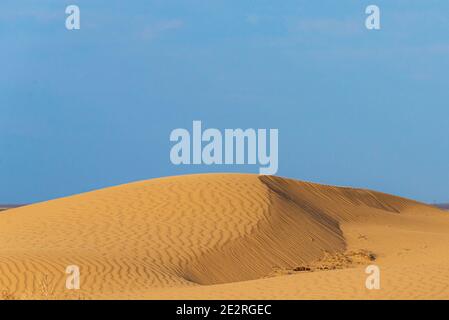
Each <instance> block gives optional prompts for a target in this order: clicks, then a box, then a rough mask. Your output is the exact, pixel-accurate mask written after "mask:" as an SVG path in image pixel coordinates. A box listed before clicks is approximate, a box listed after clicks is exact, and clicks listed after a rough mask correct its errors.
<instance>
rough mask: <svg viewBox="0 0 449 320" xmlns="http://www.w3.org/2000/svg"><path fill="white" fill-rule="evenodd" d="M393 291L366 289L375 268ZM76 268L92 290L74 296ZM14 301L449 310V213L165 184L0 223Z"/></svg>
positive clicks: (212, 185)
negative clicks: (368, 302)
mask: <svg viewBox="0 0 449 320" xmlns="http://www.w3.org/2000/svg"><path fill="white" fill-rule="evenodd" d="M370 264H375V265H378V266H379V267H380V270H381V289H380V290H368V289H366V288H365V279H366V277H367V274H365V267H366V266H367V265H370ZM68 265H78V266H79V267H80V270H81V289H80V290H67V289H66V288H65V282H66V276H67V275H66V274H65V270H66V267H67V266H68ZM0 292H1V293H2V295H1V296H0V299H1V298H4V299H28V298H30V299H33V298H48V299H54V298H55V299H64V298H71V299H90V298H106V299H107V298H141V299H147V298H151V299H153V298H156V299H157V298H162V299H175V298H182V299H190V298H192V299H196V298H201V299H223V298H224V299H226V298H234V299H235V298H236V299H239V298H244V299H259V298H260V299H265V298H272V299H303V298H307V299H308V298H331V299H335V298H337V299H338V298H357V299H372V298H386V299H394V298H405V299H408V298H445V299H447V298H449V214H448V213H447V212H445V211H442V210H439V209H438V208H435V207H432V206H427V205H424V204H421V203H418V202H415V201H412V200H407V199H404V198H399V197H395V196H391V195H387V194H383V193H378V192H374V191H369V190H360V189H352V188H341V187H331V186H324V185H318V184H313V183H305V182H300V181H295V180H290V179H284V178H278V177H272V176H257V175H240V174H211V175H192V176H181V177H171V178H161V179H153V180H149V181H143V182H136V183H131V184H127V185H121V186H117V187H112V188H107V189H103V190H98V191H94V192H89V193H85V194H80V195H76V196H71V197H67V198H62V199H57V200H53V201H48V202H44V203H39V204H34V205H29V206H25V207H21V208H16V209H11V210H8V211H5V212H4V213H2V214H1V215H0Z"/></svg>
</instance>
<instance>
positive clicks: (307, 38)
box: [0, 0, 449, 203]
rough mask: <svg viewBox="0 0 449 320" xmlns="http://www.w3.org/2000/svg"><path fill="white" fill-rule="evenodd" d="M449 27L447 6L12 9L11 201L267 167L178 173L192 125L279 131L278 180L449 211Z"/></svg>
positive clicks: (209, 4) (5, 174) (0, 146)
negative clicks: (175, 152) (177, 155)
mask: <svg viewBox="0 0 449 320" xmlns="http://www.w3.org/2000/svg"><path fill="white" fill-rule="evenodd" d="M70 4H76V5H78V6H79V7H80V9H81V30H78V31H68V30H66V29H65V18H66V15H65V12H64V11H65V7H66V6H67V5H70ZM369 4H376V5H378V6H379V7H380V9H381V26H382V29H381V30H380V31H368V30H367V29H366V28H365V26H364V21H365V17H366V15H365V13H364V11H365V7H366V6H367V5H369ZM448 17H449V2H447V1H443V0H442V1H432V0H427V1H422V0H420V1H413V0H396V1H349V0H343V1H334V0H328V1H299V0H297V1H288V0H286V1H282V2H280V1H264V0H260V1H245V0H241V1H229V0H228V1H215V0H208V1H206V0H203V1H199V0H184V1H169V0H164V1H162V0H160V1H148V0H145V1H144V0H133V1H111V0H108V1H103V0H96V1H92V0H72V1H56V0H53V1H50V0H40V1H37V0H22V1H17V0H2V1H1V3H0V41H1V42H0V48H1V50H0V66H1V72H0V150H1V154H0V203H28V202H36V201H43V200H47V199H52V198H56V197H61V196H66V195H70V194H75V193H79V192H84V191H89V190H92V189H97V188H101V187H105V186H111V185H117V184H121V183H126V182H130V181H135V180H142V179H149V178H153V177H160V176H168V175H179V174H188V173H199V172H217V171H220V172H221V171H229V172H236V171H240V172H252V173H256V172H258V166H193V165H191V166H174V165H172V164H171V162H170V158H169V151H170V148H171V146H172V143H170V141H169V135H170V132H171V130H173V129H175V128H181V127H183V128H191V125H192V121H193V120H201V121H202V122H203V125H204V126H205V127H214V128H219V129H224V128H239V127H241V128H278V129H279V139H280V140H279V171H278V175H281V176H288V177H292V178H297V179H302V180H309V181H314V182H320V183H326V184H336V185H349V186H354V187H364V188H371V189H375V190H379V191H383V192H388V193H393V194H397V195H402V196H406V197H411V198H414V199H417V200H421V201H426V202H433V201H436V202H444V201H448V200H449V192H448V191H449V135H448V132H449V105H448V101H449V90H448V87H449V75H448V71H449V19H448Z"/></svg>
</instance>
